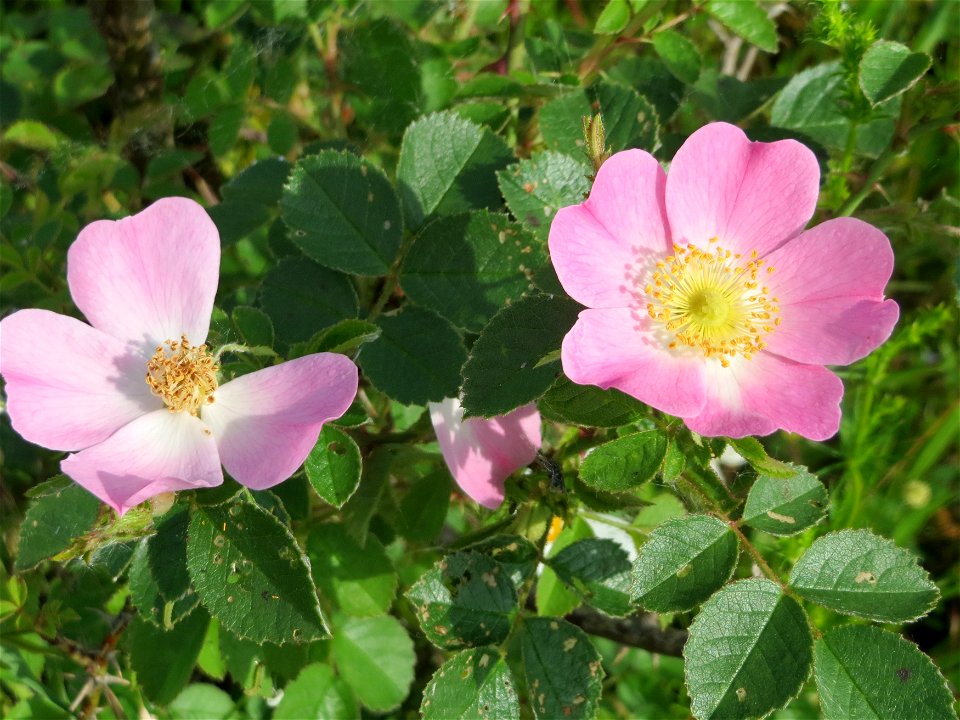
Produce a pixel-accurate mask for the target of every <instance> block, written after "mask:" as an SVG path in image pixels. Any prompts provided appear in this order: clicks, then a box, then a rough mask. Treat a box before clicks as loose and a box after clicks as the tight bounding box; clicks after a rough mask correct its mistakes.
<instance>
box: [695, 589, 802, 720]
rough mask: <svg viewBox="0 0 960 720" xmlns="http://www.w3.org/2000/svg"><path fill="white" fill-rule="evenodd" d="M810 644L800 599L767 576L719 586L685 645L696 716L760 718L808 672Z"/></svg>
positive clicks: (787, 696) (793, 691)
mask: <svg viewBox="0 0 960 720" xmlns="http://www.w3.org/2000/svg"><path fill="white" fill-rule="evenodd" d="M812 644H813V643H812V638H811V635H810V628H809V626H808V625H807V618H806V616H805V615H804V613H803V610H802V609H801V608H800V605H798V604H797V602H796V601H795V600H794V599H793V598H791V597H788V596H786V595H783V594H782V593H781V592H780V588H778V587H777V586H776V585H774V584H773V583H772V582H770V581H769V580H766V579H761V578H753V579H750V580H740V581H739V582H735V583H733V584H732V585H728V586H727V587H725V588H723V589H722V590H720V592H718V593H716V594H715V595H714V596H713V597H711V598H710V600H708V601H707V602H706V603H704V605H703V608H702V609H701V610H700V614H699V615H697V617H696V619H695V620H694V621H693V624H692V625H691V626H690V635H689V638H688V639H687V643H686V645H685V646H684V648H683V657H684V660H685V661H686V668H685V671H686V677H687V688H688V690H689V692H690V698H691V700H692V703H691V706H692V710H693V715H694V717H696V718H697V719H698V720H706V719H707V718H761V717H764V716H765V715H767V714H769V713H770V712H771V711H772V710H776V709H777V708H781V707H783V706H784V705H786V703H787V702H789V701H790V700H791V699H792V698H793V697H795V696H796V695H797V693H798V692H800V688H801V687H802V686H803V683H804V681H805V680H806V679H807V676H808V675H809V674H810V666H811V664H812V656H813V653H812Z"/></svg>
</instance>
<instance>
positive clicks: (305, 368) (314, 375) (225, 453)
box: [201, 353, 358, 490]
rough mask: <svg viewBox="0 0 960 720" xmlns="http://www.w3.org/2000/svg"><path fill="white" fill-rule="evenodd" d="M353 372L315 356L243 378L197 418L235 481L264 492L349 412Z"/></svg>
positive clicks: (344, 361) (346, 364)
mask: <svg viewBox="0 0 960 720" xmlns="http://www.w3.org/2000/svg"><path fill="white" fill-rule="evenodd" d="M357 382H358V378H357V366H356V365H354V364H353V363H352V362H351V361H350V359H349V358H347V357H345V356H343V355H337V354H335V353H318V354H316V355H307V356H305V357H301V358H297V359H296V360H291V361H290V362H285V363H282V364H281V365H275V366H274V367H269V368H266V369H264V370H258V371H257V372H253V373H250V374H249V375H243V376H242V377H239V378H237V379H235V380H231V381H230V382H228V383H226V384H225V385H222V386H221V387H220V388H218V389H217V392H216V395H215V398H216V399H215V401H214V403H213V404H212V405H205V406H204V407H203V409H202V410H201V415H202V417H203V420H204V422H206V423H207V424H208V425H209V426H210V429H211V430H213V434H214V436H215V437H216V438H217V447H218V448H219V449H220V460H221V461H222V462H223V466H224V467H225V468H226V469H227V471H228V472H229V473H230V474H231V475H232V476H233V477H234V479H235V480H236V481H237V482H239V483H241V484H243V485H246V486H247V487H250V488H253V489H255V490H263V489H264V488H268V487H272V486H273V485H276V484H277V483H280V482H283V481H284V480H286V479H287V478H288V477H290V476H291V475H293V473H294V472H296V470H297V468H298V467H300V465H301V464H302V463H303V461H304V460H305V459H306V457H307V455H309V454H310V451H311V450H312V449H313V446H314V445H316V443H317V436H318V435H320V428H321V427H323V424H324V423H325V422H328V421H330V420H335V419H336V418H338V417H340V416H341V415H343V413H345V412H346V411H347V408H349V407H350V403H351V402H353V398H354V396H355V395H356V394H357Z"/></svg>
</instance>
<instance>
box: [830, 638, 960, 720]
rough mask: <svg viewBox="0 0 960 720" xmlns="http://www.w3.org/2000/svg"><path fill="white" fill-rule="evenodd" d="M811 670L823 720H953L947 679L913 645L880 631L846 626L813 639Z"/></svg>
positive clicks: (951, 700)
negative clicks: (856, 719)
mask: <svg viewBox="0 0 960 720" xmlns="http://www.w3.org/2000/svg"><path fill="white" fill-rule="evenodd" d="M813 671H814V676H815V677H816V679H817V690H818V691H819V693H820V707H821V710H822V711H823V714H824V717H826V718H827V720H847V719H848V718H911V720H945V719H947V718H953V719H954V720H956V717H957V713H956V710H955V709H954V702H953V696H952V695H951V693H950V691H949V690H948V689H947V683H946V680H944V678H943V675H941V674H940V671H939V670H938V669H937V666H936V665H934V664H933V662H932V661H931V660H930V658H929V657H927V656H926V655H924V654H923V653H922V652H921V651H920V649H919V648H917V646H916V645H914V644H913V643H911V642H908V641H906V640H904V639H903V638H902V637H900V636H899V635H895V634H893V633H891V632H887V631H886V630H881V629H880V628H876V627H870V626H862V625H848V626H846V627H840V628H835V629H833V630H831V631H830V632H828V633H827V634H826V635H824V636H823V637H822V638H820V639H819V640H817V642H816V644H815V645H814V648H813Z"/></svg>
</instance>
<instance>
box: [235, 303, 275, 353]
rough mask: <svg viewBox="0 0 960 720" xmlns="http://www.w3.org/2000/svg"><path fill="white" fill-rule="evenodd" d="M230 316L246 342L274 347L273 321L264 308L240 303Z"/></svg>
mask: <svg viewBox="0 0 960 720" xmlns="http://www.w3.org/2000/svg"><path fill="white" fill-rule="evenodd" d="M230 318H231V319H232V320H233V324H234V325H236V326H237V330H239V331H240V337H241V338H243V341H244V342H245V343H247V344H248V345H251V346H254V347H257V346H260V347H267V348H270V347H273V338H274V335H273V322H272V321H271V320H270V316H269V315H267V314H266V313H265V312H264V311H263V310H260V309H259V308H255V307H249V306H247V305H238V306H237V307H235V308H234V309H233V312H232V313H231V314H230Z"/></svg>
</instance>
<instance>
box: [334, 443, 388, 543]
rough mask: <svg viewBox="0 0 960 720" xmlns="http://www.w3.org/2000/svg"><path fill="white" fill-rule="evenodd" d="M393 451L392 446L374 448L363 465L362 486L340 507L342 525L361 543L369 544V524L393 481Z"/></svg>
mask: <svg viewBox="0 0 960 720" xmlns="http://www.w3.org/2000/svg"><path fill="white" fill-rule="evenodd" d="M394 452H395V451H394V450H393V449H391V448H390V447H378V448H374V450H373V452H371V453H370V454H369V455H368V456H367V457H366V458H365V459H364V463H363V471H362V472H363V476H362V478H361V480H360V487H358V488H357V491H356V492H355V493H354V494H353V495H352V496H351V497H350V499H349V500H348V501H347V503H346V504H345V505H344V506H343V508H341V511H340V514H341V516H342V518H343V523H344V524H345V525H346V526H347V528H348V529H349V530H350V533H351V534H352V535H353V536H354V537H355V538H357V540H359V541H360V542H361V543H365V542H366V541H367V533H368V531H369V529H370V521H371V519H373V515H374V513H375V512H376V511H377V509H378V507H379V504H380V497H381V496H382V495H383V491H384V488H385V487H386V486H387V482H388V480H389V479H390V470H391V468H392V467H393V458H394Z"/></svg>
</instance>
